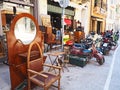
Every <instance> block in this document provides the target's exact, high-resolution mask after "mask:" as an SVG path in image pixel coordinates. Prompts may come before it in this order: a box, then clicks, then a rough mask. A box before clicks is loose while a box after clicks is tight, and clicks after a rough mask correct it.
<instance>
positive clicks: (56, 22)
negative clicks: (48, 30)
mask: <svg viewBox="0 0 120 90" xmlns="http://www.w3.org/2000/svg"><path fill="white" fill-rule="evenodd" d="M48 15H50V17H51V24H52V27H54V28H56V29H58V30H60V29H61V27H62V26H61V14H58V13H53V12H48Z"/></svg>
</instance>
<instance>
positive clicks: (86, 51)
mask: <svg viewBox="0 0 120 90" xmlns="http://www.w3.org/2000/svg"><path fill="white" fill-rule="evenodd" d="M91 51H92V50H89V49H84V50H83V52H84V53H90V52H91Z"/></svg>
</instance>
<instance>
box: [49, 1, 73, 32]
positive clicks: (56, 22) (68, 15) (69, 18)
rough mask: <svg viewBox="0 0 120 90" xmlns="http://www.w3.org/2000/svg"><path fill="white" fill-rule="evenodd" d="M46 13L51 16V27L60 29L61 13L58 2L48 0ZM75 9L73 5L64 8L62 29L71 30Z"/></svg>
mask: <svg viewBox="0 0 120 90" xmlns="http://www.w3.org/2000/svg"><path fill="white" fill-rule="evenodd" d="M47 11H48V15H50V17H51V24H52V27H54V28H56V30H60V29H61V28H62V25H61V20H62V19H61V15H62V8H61V7H60V5H59V3H58V2H54V1H50V0H48V6H47ZM74 15H75V11H74V8H73V7H70V6H68V7H67V8H66V9H65V15H64V27H65V28H64V29H65V31H66V30H67V31H73V21H74Z"/></svg>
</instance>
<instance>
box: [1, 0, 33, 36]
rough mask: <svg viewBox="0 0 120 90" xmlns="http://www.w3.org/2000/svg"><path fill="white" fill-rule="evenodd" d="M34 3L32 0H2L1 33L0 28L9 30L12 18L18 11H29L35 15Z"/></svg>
mask: <svg viewBox="0 0 120 90" xmlns="http://www.w3.org/2000/svg"><path fill="white" fill-rule="evenodd" d="M34 8H35V7H34V3H33V2H32V0H27V1H26V2H25V1H24V0H21V1H20V0H9V1H8V0H4V1H1V2H0V12H1V13H0V14H1V21H0V22H1V27H2V29H1V35H2V32H3V31H2V30H9V28H10V24H11V21H12V19H13V18H14V16H15V15H17V14H19V13H23V12H26V13H31V14H33V15H35V13H34V12H33V11H34Z"/></svg>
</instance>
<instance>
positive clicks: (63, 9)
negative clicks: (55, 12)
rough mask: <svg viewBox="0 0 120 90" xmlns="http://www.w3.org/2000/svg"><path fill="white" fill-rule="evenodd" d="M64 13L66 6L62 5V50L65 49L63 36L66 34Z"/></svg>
mask: <svg viewBox="0 0 120 90" xmlns="http://www.w3.org/2000/svg"><path fill="white" fill-rule="evenodd" d="M64 14H65V8H64V7H62V30H61V34H62V51H64V42H63V36H64Z"/></svg>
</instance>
